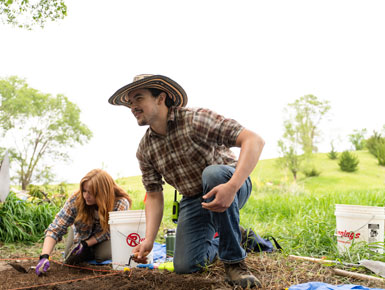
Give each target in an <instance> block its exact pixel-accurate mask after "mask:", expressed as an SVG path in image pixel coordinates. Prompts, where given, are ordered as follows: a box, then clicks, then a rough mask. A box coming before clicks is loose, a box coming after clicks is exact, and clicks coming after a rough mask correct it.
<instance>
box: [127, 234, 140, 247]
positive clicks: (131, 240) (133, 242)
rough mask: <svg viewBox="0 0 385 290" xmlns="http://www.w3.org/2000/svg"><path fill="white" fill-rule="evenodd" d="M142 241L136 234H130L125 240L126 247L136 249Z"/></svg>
mask: <svg viewBox="0 0 385 290" xmlns="http://www.w3.org/2000/svg"><path fill="white" fill-rule="evenodd" d="M143 241H144V239H141V238H140V236H139V235H138V234H137V233H131V234H129V235H128V236H127V238H126V242H127V245H129V246H130V247H136V246H137V245H139V244H140V242H143Z"/></svg>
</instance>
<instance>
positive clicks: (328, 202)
mask: <svg viewBox="0 0 385 290" xmlns="http://www.w3.org/2000/svg"><path fill="white" fill-rule="evenodd" d="M354 154H356V155H357V156H358V158H359V160H360V163H359V165H358V166H359V167H358V170H357V171H356V172H353V173H347V172H343V171H341V170H340V169H339V166H338V159H337V160H331V159H329V158H328V157H327V154H323V153H319V154H315V155H314V158H313V160H312V164H313V165H314V167H315V168H316V169H317V170H318V171H320V172H321V174H320V175H319V176H316V177H308V178H307V177H305V175H304V174H302V173H299V175H298V178H297V181H296V182H294V181H293V177H292V176H291V174H290V173H289V172H287V171H285V170H282V169H281V168H278V167H277V165H276V164H277V162H276V159H268V160H261V161H260V162H259V163H258V165H257V167H256V169H255V170H254V171H253V172H252V174H251V179H252V182H253V192H252V194H251V196H250V199H249V201H248V202H247V204H246V205H245V207H244V208H243V209H242V210H241V217H240V220H241V225H242V226H243V227H245V228H249V227H250V228H252V229H254V230H255V231H256V232H257V233H258V234H260V235H261V236H265V237H268V236H273V237H275V238H276V239H277V240H278V241H279V243H280V244H281V245H282V247H283V248H284V250H285V252H286V253H288V254H295V255H301V256H314V257H321V256H327V257H328V258H329V259H341V260H344V261H349V262H357V261H359V260H360V259H363V258H371V259H376V260H381V261H385V256H384V255H383V254H377V253H373V252H371V251H370V250H369V249H368V246H367V245H362V244H359V243H358V244H357V243H356V244H355V245H354V246H352V247H351V249H350V251H349V252H347V253H346V254H343V255H342V254H339V253H338V251H337V247H336V245H337V242H336V237H335V235H334V233H335V230H336V217H335V215H334V211H335V204H356V205H369V206H384V204H385V186H384V185H385V167H382V166H379V165H378V162H377V159H376V158H374V157H373V156H372V155H371V154H370V153H368V152H367V151H357V152H354ZM116 182H117V183H118V184H119V185H120V186H122V187H123V188H124V189H125V190H127V191H128V193H129V194H130V196H131V198H132V199H133V207H132V209H144V203H143V199H144V196H145V190H144V187H143V185H142V182H141V176H133V177H127V178H120V179H118V180H117V181H116ZM77 186H78V185H75V184H72V185H67V189H68V192H69V193H72V192H73V191H74V190H76V189H77ZM164 196H165V209H164V217H163V220H162V224H161V227H160V230H159V233H158V238H157V241H159V242H164V240H163V231H164V229H167V228H175V227H176V225H175V224H174V223H173V222H172V220H171V216H172V203H173V200H174V189H173V188H172V187H171V186H169V185H167V184H166V185H165V186H164ZM178 199H179V200H180V196H179V197H178Z"/></svg>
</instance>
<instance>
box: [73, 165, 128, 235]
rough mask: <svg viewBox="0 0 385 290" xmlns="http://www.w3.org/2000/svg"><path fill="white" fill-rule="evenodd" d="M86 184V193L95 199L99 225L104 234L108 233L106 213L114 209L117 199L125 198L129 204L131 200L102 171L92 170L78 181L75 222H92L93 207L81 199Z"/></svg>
mask: <svg viewBox="0 0 385 290" xmlns="http://www.w3.org/2000/svg"><path fill="white" fill-rule="evenodd" d="M86 182H87V186H88V192H89V193H90V194H92V195H93V196H94V197H95V200H96V205H97V210H98V214H99V220H100V225H101V226H102V228H103V231H104V232H107V231H108V212H110V211H112V210H113V208H114V204H115V201H116V200H117V199H122V198H125V199H127V200H128V201H129V203H130V208H131V203H132V200H131V198H130V197H129V195H128V194H127V192H126V191H125V190H124V189H122V188H121V187H120V186H119V185H117V184H116V183H115V181H114V179H113V178H112V177H111V175H109V174H108V173H107V172H105V171H104V170H102V169H93V170H91V171H90V172H88V173H87V175H86V176H84V177H83V178H82V180H81V181H80V187H79V189H78V191H77V192H76V194H77V198H76V203H75V204H76V208H77V210H78V214H77V217H76V221H82V222H84V223H86V224H89V225H90V224H92V223H93V222H94V211H95V209H96V207H95V205H91V206H90V205H87V204H86V202H85V200H84V197H83V194H82V192H83V186H84V183H86Z"/></svg>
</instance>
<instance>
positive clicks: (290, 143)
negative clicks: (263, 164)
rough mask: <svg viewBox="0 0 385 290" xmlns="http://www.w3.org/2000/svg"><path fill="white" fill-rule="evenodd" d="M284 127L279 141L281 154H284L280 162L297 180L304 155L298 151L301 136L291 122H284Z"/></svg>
mask: <svg viewBox="0 0 385 290" xmlns="http://www.w3.org/2000/svg"><path fill="white" fill-rule="evenodd" d="M284 127H285V132H284V134H283V137H282V139H280V140H279V141H278V147H279V149H280V155H282V157H280V158H279V159H278V164H279V165H280V166H282V167H283V168H287V169H288V170H289V171H290V172H291V173H292V174H293V177H294V180H296V179H297V173H298V172H299V171H300V167H301V162H302V157H301V156H299V155H298V153H297V147H298V137H299V136H298V132H297V131H296V130H294V128H293V125H292V124H291V123H290V122H284Z"/></svg>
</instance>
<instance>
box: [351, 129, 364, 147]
mask: <svg viewBox="0 0 385 290" xmlns="http://www.w3.org/2000/svg"><path fill="white" fill-rule="evenodd" d="M365 135H366V129H362V130H354V131H353V133H352V134H350V135H349V141H350V142H351V143H352V144H353V146H354V148H355V149H356V150H362V149H364V147H365Z"/></svg>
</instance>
